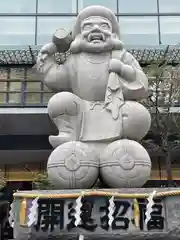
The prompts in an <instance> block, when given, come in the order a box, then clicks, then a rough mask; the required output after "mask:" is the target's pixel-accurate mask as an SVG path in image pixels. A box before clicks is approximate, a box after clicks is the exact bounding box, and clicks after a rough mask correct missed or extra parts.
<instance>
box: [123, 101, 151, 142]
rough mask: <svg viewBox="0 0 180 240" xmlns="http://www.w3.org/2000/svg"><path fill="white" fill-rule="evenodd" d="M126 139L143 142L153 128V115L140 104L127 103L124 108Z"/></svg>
mask: <svg viewBox="0 0 180 240" xmlns="http://www.w3.org/2000/svg"><path fill="white" fill-rule="evenodd" d="M122 119H123V132H124V137H126V138H129V139H132V140H141V139H142V138H143V137H145V135H146V134H147V133H148V131H149V129H150V126H151V115H150V113H149V111H148V110H147V109H146V108H145V107H144V106H143V105H142V104H140V103H138V102H135V101H126V103H125V104H124V106H123V107H122Z"/></svg>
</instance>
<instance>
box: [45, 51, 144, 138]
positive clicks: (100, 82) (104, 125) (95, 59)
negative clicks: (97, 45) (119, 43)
mask: <svg viewBox="0 0 180 240" xmlns="http://www.w3.org/2000/svg"><path fill="white" fill-rule="evenodd" d="M118 54H119V55H118ZM114 55H116V56H115V57H116V58H117V59H119V60H120V61H122V62H123V63H124V64H126V65H129V66H131V67H132V68H133V70H134V76H133V80H132V79H131V80H129V79H125V78H124V77H123V76H120V74H114V75H112V77H111V81H110V73H109V62H110V60H111V58H112V56H113V53H97V54H89V53H79V54H71V55H70V56H69V58H68V59H67V60H66V62H65V63H64V65H59V66H57V65H56V66H55V65H53V64H52V66H51V67H50V68H49V70H48V72H47V74H46V79H45V80H47V81H46V82H47V83H46V84H47V85H49V87H50V88H54V89H55V90H56V91H61V90H66V91H71V92H73V93H74V94H75V95H77V96H78V97H80V98H81V99H83V100H85V101H84V104H83V106H82V112H83V117H82V129H81V134H80V138H81V139H80V140H83V141H101V140H109V139H113V138H121V137H122V135H123V126H122V115H121V107H122V106H123V104H124V102H125V101H127V100H135V101H137V100H139V99H141V98H145V97H146V96H147V89H148V79H147V77H146V75H145V74H144V72H143V71H142V69H141V67H140V65H139V63H138V62H137V61H136V59H135V58H134V57H133V56H132V55H131V54H130V53H129V52H127V51H125V50H123V51H116V54H114ZM113 57H114V56H113ZM53 68H56V69H53ZM119 72H121V71H119ZM48 79H50V81H48ZM113 82H114V83H113ZM113 84H114V85H117V86H113ZM117 89H118V91H117ZM114 93H116V94H114ZM105 101H106V103H107V105H105ZM115 105H117V106H118V107H117V106H115ZM115 107H116V110H114V109H115ZM117 110H118V111H119V114H118V115H117V114H116V115H117V116H116V117H113V111H114V112H115V111H116V112H117ZM132 121H133V119H132Z"/></svg>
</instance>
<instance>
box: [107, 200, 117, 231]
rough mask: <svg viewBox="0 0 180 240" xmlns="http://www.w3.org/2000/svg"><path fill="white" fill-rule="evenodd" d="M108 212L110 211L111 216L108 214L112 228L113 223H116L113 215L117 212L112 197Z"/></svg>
mask: <svg viewBox="0 0 180 240" xmlns="http://www.w3.org/2000/svg"><path fill="white" fill-rule="evenodd" d="M108 210H109V214H108V218H109V221H108V225H109V227H112V223H113V221H114V217H113V214H114V211H115V204H114V196H112V197H111V198H110V199H109V207H108Z"/></svg>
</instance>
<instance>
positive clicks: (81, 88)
mask: <svg viewBox="0 0 180 240" xmlns="http://www.w3.org/2000/svg"><path fill="white" fill-rule="evenodd" d="M108 62H109V61H108V60H106V61H101V62H100V63H97V62H95V63H94V62H93V63H92V62H90V61H87V60H86V59H82V58H80V61H79V62H78V64H77V66H78V68H77V79H76V81H75V82H76V83H75V82H74V83H75V84H73V86H72V88H73V92H74V93H75V94H76V95H78V96H79V97H80V98H82V99H84V100H89V101H104V99H105V92H106V86H107V83H108V76H109V73H108Z"/></svg>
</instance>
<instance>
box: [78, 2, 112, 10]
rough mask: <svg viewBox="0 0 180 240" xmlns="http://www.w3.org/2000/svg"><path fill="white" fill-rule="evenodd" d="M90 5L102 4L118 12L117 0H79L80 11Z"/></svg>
mask: <svg viewBox="0 0 180 240" xmlns="http://www.w3.org/2000/svg"><path fill="white" fill-rule="evenodd" d="M90 5H102V6H104V7H107V8H109V9H110V10H112V11H113V12H115V13H117V0H111V1H110V0H79V7H78V9H79V11H80V10H82V9H83V8H85V7H88V6H90Z"/></svg>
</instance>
